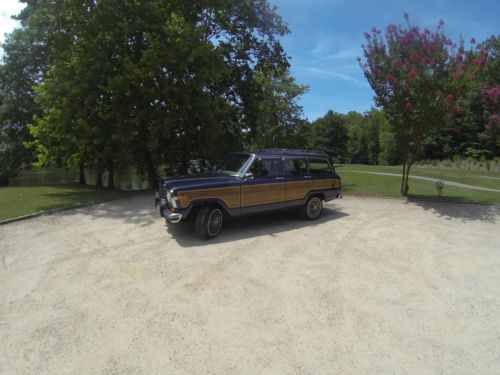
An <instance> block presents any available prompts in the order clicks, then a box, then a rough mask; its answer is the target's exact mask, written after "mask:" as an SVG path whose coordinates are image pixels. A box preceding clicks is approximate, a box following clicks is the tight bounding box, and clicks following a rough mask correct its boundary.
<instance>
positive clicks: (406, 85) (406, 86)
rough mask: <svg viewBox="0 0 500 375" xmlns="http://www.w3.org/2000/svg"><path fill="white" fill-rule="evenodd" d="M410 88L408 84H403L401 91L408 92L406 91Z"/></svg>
mask: <svg viewBox="0 0 500 375" xmlns="http://www.w3.org/2000/svg"><path fill="white" fill-rule="evenodd" d="M409 88H410V85H409V84H408V82H406V81H405V82H403V90H405V91H408V89H409Z"/></svg>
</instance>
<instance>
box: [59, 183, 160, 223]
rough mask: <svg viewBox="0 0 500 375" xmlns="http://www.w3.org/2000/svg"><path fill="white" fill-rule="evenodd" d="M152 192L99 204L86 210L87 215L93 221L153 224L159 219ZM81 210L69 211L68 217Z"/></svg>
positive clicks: (138, 193) (134, 194)
mask: <svg viewBox="0 0 500 375" xmlns="http://www.w3.org/2000/svg"><path fill="white" fill-rule="evenodd" d="M153 202H154V194H153V193H152V192H150V191H149V192H137V193H133V194H130V195H129V196H126V197H124V198H123V197H117V198H116V199H115V200H110V201H107V202H105V203H98V204H95V205H92V206H88V207H86V208H85V213H86V214H87V215H89V216H91V217H92V219H94V220H95V219H100V218H106V219H114V220H119V221H123V222H125V223H129V224H135V225H139V226H142V227H145V226H148V225H151V224H153V223H154V222H155V221H157V220H158V219H159V215H158V213H157V211H156V209H155V207H154V204H153ZM79 212H81V210H79V209H75V210H69V211H67V212H66V215H71V214H77V213H79Z"/></svg>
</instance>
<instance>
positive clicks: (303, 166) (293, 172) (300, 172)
mask: <svg viewBox="0 0 500 375" xmlns="http://www.w3.org/2000/svg"><path fill="white" fill-rule="evenodd" d="M283 171H284V175H285V177H295V176H305V175H306V174H307V163H306V159H285V160H284V161H283Z"/></svg>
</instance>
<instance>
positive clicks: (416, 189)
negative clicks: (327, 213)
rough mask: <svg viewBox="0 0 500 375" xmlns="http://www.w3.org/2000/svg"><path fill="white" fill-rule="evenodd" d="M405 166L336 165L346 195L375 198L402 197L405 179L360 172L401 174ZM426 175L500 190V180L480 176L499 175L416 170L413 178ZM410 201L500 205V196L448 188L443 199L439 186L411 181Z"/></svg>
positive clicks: (413, 171)
mask: <svg viewBox="0 0 500 375" xmlns="http://www.w3.org/2000/svg"><path fill="white" fill-rule="evenodd" d="M401 169H402V167H401V166H373V165H360V164H344V165H339V166H336V171H337V173H338V174H339V175H340V176H341V177H342V188H343V191H344V192H345V193H346V194H354V195H373V196H382V197H401V195H400V186H401V177H395V176H384V175H374V174H364V173H357V171H369V172H387V173H398V174H401ZM411 175H414V176H426V177H434V178H438V179H441V178H444V179H445V180H446V181H455V182H460V183H464V184H469V185H475V186H481V187H487V188H493V189H499V190H500V180H495V179H487V178H482V177H479V176H488V177H499V178H500V173H498V172H487V171H474V170H458V169H455V170H452V169H445V168H442V169H440V168H431V167H418V166H416V167H413V168H412V170H411V171H410V176H411ZM409 185H410V191H409V197H410V198H425V199H442V200H449V201H457V202H470V203H488V204H491V203H495V204H500V193H497V192H487V191H479V190H469V189H462V188H458V187H453V186H448V185H445V187H444V189H443V193H442V196H441V197H439V196H438V195H437V192H436V183H435V182H431V181H422V180H416V179H412V178H410V180H409Z"/></svg>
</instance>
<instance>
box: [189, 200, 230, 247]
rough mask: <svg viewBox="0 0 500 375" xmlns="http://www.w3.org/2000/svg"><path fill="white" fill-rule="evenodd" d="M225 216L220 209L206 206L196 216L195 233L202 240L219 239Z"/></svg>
mask: <svg viewBox="0 0 500 375" xmlns="http://www.w3.org/2000/svg"><path fill="white" fill-rule="evenodd" d="M223 219H224V214H223V212H222V210H221V209H220V208H219V207H215V206H206V207H202V208H200V210H199V211H198V213H197V214H196V222H195V232H196V235H197V236H198V237H200V238H201V239H202V240H210V239H212V238H215V237H217V235H218V234H219V232H220V230H221V228H222V221H223Z"/></svg>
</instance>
